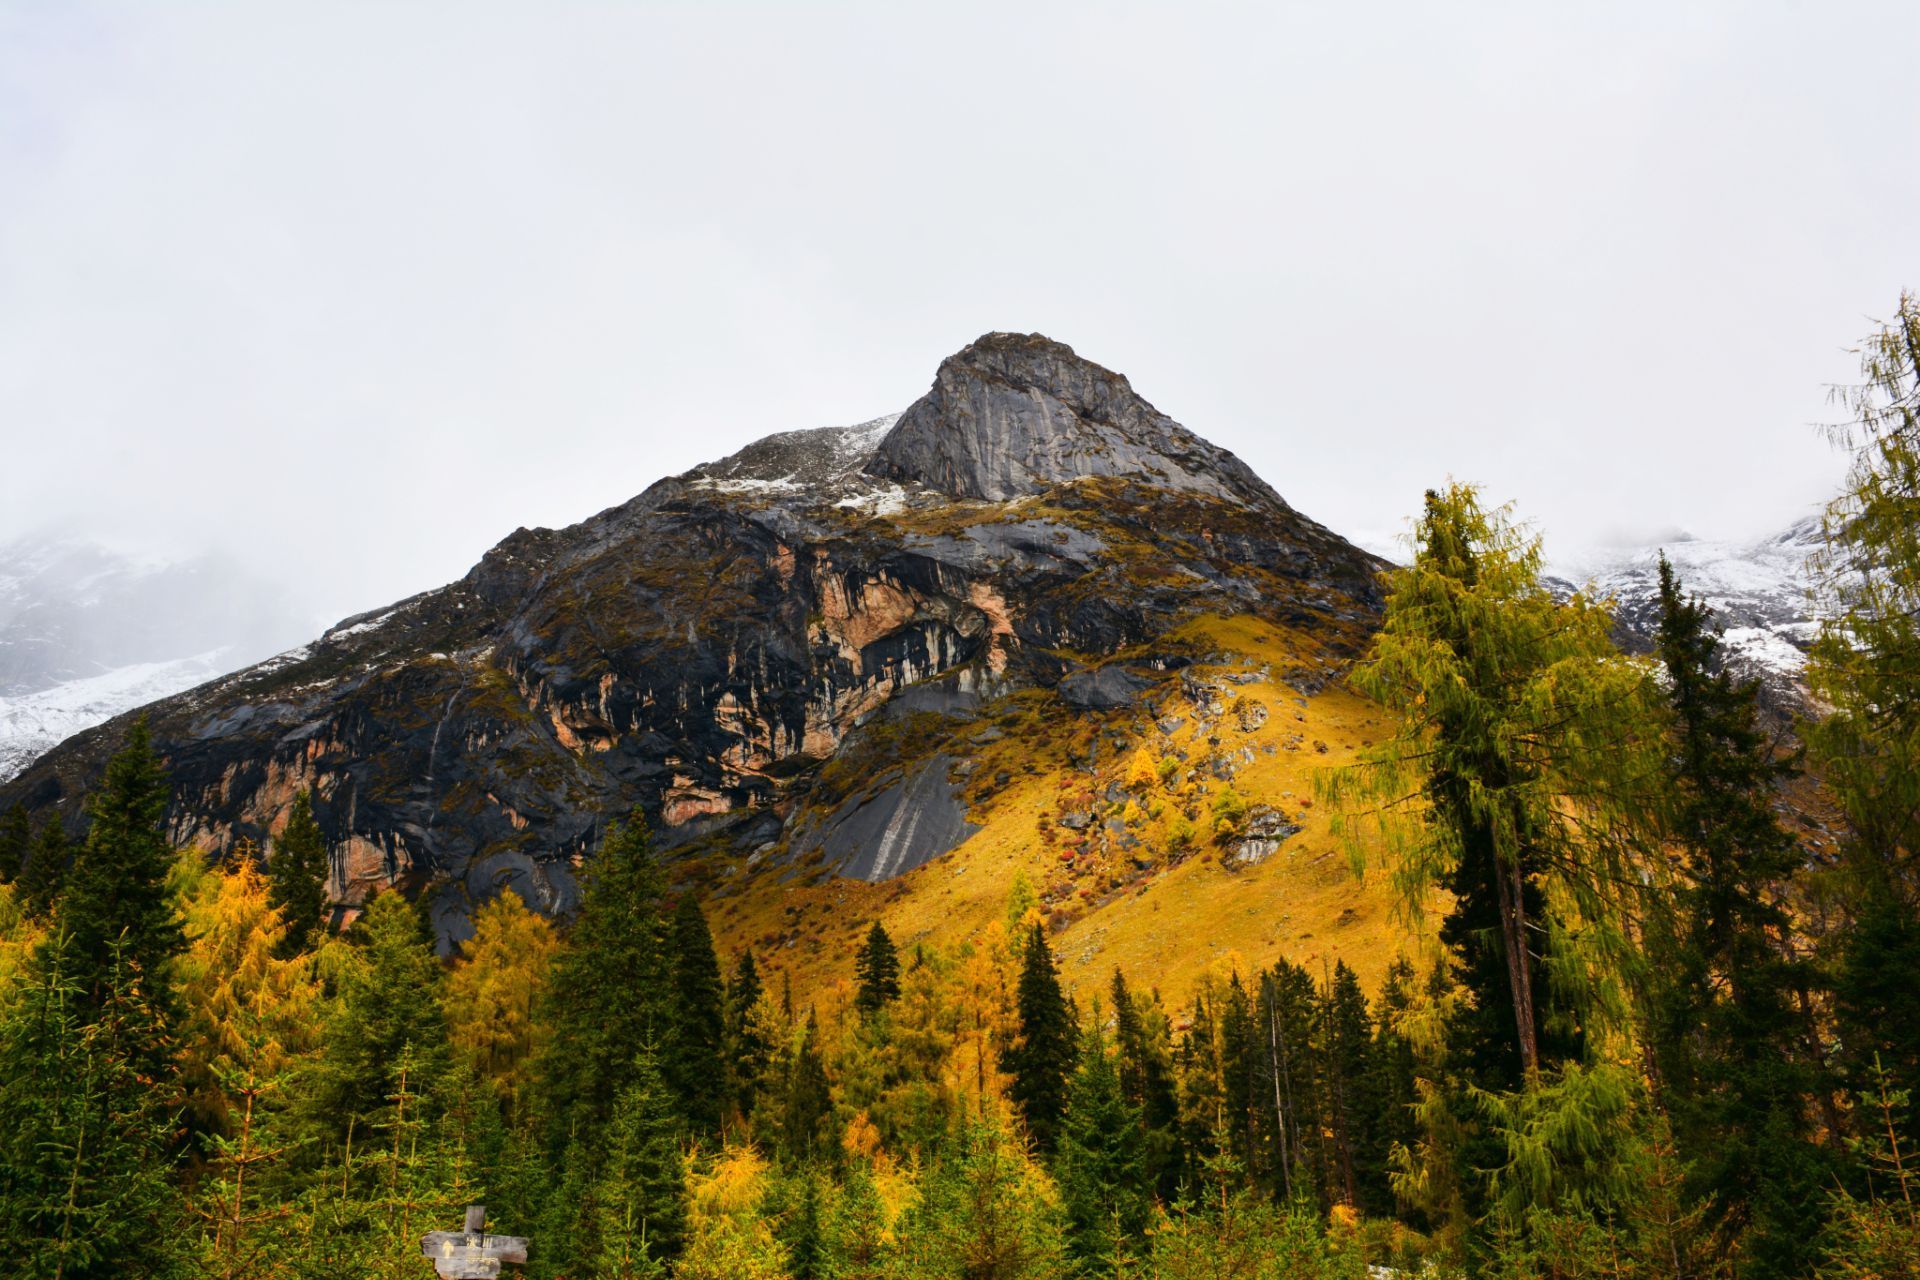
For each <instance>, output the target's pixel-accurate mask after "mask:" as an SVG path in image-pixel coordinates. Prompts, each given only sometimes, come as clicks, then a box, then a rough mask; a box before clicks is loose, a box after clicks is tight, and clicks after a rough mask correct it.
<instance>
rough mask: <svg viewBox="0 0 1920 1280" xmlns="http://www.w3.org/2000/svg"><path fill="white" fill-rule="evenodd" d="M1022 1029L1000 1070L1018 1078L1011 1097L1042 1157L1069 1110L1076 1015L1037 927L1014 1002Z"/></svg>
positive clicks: (1003, 1057) (1030, 937) (1031, 934)
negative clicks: (1068, 1100)
mask: <svg viewBox="0 0 1920 1280" xmlns="http://www.w3.org/2000/svg"><path fill="white" fill-rule="evenodd" d="M1015 1009H1016V1012H1017V1015H1018V1018H1019V1027H1018V1031H1017V1034H1016V1036H1015V1039H1014V1042H1013V1044H1012V1045H1010V1046H1009V1047H1008V1048H1007V1050H1006V1051H1005V1052H1004V1053H1003V1054H1002V1055H1001V1061H1000V1069H1001V1070H1002V1071H1005V1072H1007V1073H1008V1074H1009V1075H1011V1076H1012V1077H1013V1081H1012V1083H1011V1085H1010V1086H1009V1088H1008V1094H1009V1096H1010V1097H1011V1098H1012V1099H1013V1103H1014V1105H1015V1106H1016V1107H1018V1108H1019V1111H1020V1117H1021V1119H1023V1120H1025V1121H1026V1123H1027V1133H1028V1136H1030V1137H1031V1138H1032V1139H1033V1144H1034V1146H1036V1147H1037V1148H1039V1149H1040V1150H1041V1151H1046V1152H1051V1151H1052V1150H1053V1147H1054V1142H1055V1139H1056V1138H1057V1137H1058V1135H1059V1132H1060V1120H1061V1117H1062V1116H1064V1115H1065V1114H1066V1109H1067V1077H1068V1076H1070V1075H1071V1074H1072V1073H1073V1064H1074V1060H1075V1058H1076V1056H1077V1054H1076V1052H1075V1045H1074V1036H1075V1032H1074V1025H1073V1010H1072V1008H1071V1007H1070V1006H1069V1005H1068V1004H1067V997H1066V995H1065V994H1064V993H1063V992H1062V991H1061V990H1060V975H1059V973H1058V971H1056V970H1055V968H1054V963H1053V949H1052V948H1051V947H1049V946H1048V945H1047V935H1046V932H1045V930H1043V929H1042V928H1041V927H1040V926H1039V925H1038V924H1036V925H1034V926H1033V928H1032V930H1031V931H1030V932H1029V933H1028V934H1027V945H1026V949H1025V955H1024V956H1023V958H1022V960H1021V964H1020V985H1019V989H1018V992H1017V995H1016V999H1015Z"/></svg>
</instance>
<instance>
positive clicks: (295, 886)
mask: <svg viewBox="0 0 1920 1280" xmlns="http://www.w3.org/2000/svg"><path fill="white" fill-rule="evenodd" d="M267 879H268V883H269V884H270V885H271V886H272V898H271V900H272V902H273V905H274V906H275V907H277V908H278V909H279V910H280V913H281V915H282V916H283V917H284V918H285V919H286V922H287V932H286V936H285V938H284V939H283V940H282V942H281V944H280V954H281V955H282V956H294V955H298V954H300V953H301V952H302V951H305V950H306V949H307V948H308V947H309V946H311V945H312V942H313V935H314V933H315V932H316V931H317V930H318V929H319V928H320V925H321V920H322V917H323V916H324V915H325V913H326V909H327V842H326V838H325V837H324V836H323V835H321V833H320V824H319V823H318V822H316V821H315V820H314V817H313V793H312V792H310V791H302V792H300V793H299V794H298V795H296V796H295V797H294V798H293V807H292V809H291V811H290V812H289V813H288V814H287V825H286V826H285V827H283V828H281V830H280V836H279V838H278V839H277V840H275V841H274V849H273V857H272V858H271V859H269V860H268V862H267Z"/></svg>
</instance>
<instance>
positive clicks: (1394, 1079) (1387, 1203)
mask: <svg viewBox="0 0 1920 1280" xmlns="http://www.w3.org/2000/svg"><path fill="white" fill-rule="evenodd" d="M1413 997H1414V970H1413V963H1412V961H1410V960H1408V959H1407V958H1406V957H1405V956H1398V957H1395V959H1394V962H1393V963H1392V964H1391V965H1389V966H1388V967H1387V979H1386V982H1385V983H1384V984H1382V986H1381V988H1380V999H1379V1001H1378V1002H1377V1004H1376V1007H1377V1008H1378V1010H1379V1018H1378V1022H1377V1026H1376V1027H1375V1030H1374V1036H1373V1047H1372V1049H1371V1050H1370V1051H1369V1053H1368V1055H1367V1073H1366V1075H1365V1076H1364V1077H1363V1078H1362V1079H1361V1081H1360V1082H1359V1084H1358V1087H1357V1097H1358V1099H1359V1101H1358V1103H1357V1104H1356V1106H1357V1110H1358V1112H1359V1114H1360V1120H1359V1122H1358V1123H1357V1124H1356V1126H1355V1144H1356V1148H1355V1157H1354V1159H1355V1165H1356V1168H1355V1171H1354V1181H1355V1184H1356V1187H1357V1189H1358V1191H1359V1193H1360V1208H1361V1211H1362V1212H1363V1213H1366V1214H1367V1215H1369V1216H1373V1217H1386V1216H1387V1215H1389V1214H1391V1213H1392V1212H1393V1211H1394V1207H1395V1197H1394V1194H1393V1186H1392V1182H1391V1179H1390V1178H1389V1173H1390V1172H1391V1170H1392V1169H1393V1150H1394V1148H1395V1147H1396V1146H1398V1147H1400V1148H1402V1149H1405V1150H1409V1151H1410V1150H1412V1148H1413V1146H1414V1144H1415V1143H1416V1142H1417V1141H1418V1140H1419V1125H1418V1122H1417V1121H1416V1119H1415V1117H1414V1105H1415V1103H1416V1102H1417V1101H1418V1094H1417V1091H1416V1087H1415V1082H1414V1070H1415V1066H1414V1055H1413V1044H1412V1042H1411V1041H1409V1040H1408V1039H1407V1037H1406V1034H1405V1033H1404V1032H1403V1031H1402V1030H1401V1022H1402V1020H1403V1019H1404V1018H1405V1017H1406V1015H1407V1012H1408V1010H1410V1009H1411V1008H1412V1007H1413Z"/></svg>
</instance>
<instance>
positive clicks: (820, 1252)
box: [780, 1168, 826, 1280]
mask: <svg viewBox="0 0 1920 1280" xmlns="http://www.w3.org/2000/svg"><path fill="white" fill-rule="evenodd" d="M796 1181H797V1182H798V1183H799V1186H800V1190H799V1195H798V1203H796V1204H794V1205H793V1206H792V1208H790V1209H789V1210H788V1211H787V1213H786V1214H785V1215H784V1217H783V1218H782V1220H781V1224H780V1242H781V1243H782V1244H783V1245H785V1246H786V1252H787V1270H788V1271H789V1273H791V1275H792V1280H819V1277H820V1276H821V1274H822V1269H823V1267H824V1265H825V1263H826V1240H825V1236H824V1233H823V1231H822V1224H821V1214H820V1200H821V1193H820V1183H821V1177H820V1175H819V1173H817V1172H816V1171H814V1170H813V1169H811V1168H803V1169H801V1170H800V1173H799V1176H798V1178H797V1179H796Z"/></svg>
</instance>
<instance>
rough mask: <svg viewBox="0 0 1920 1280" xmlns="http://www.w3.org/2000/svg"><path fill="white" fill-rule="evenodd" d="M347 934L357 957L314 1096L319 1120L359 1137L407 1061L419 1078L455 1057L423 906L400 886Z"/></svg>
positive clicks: (324, 1127)
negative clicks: (351, 1129)
mask: <svg viewBox="0 0 1920 1280" xmlns="http://www.w3.org/2000/svg"><path fill="white" fill-rule="evenodd" d="M347 940H348V941H349V942H350V943H352V944H353V946H354V949H355V954H354V961H353V963H352V964H351V965H350V966H349V967H348V968H347V970H346V972H345V973H344V974H343V976H342V977H341V979H340V984H339V985H340V998H339V1003H338V1005H337V1007H336V1009H335V1012H334V1015H333V1017H332V1019H331V1020H330V1022H329V1023H328V1025H327V1029H326V1034H325V1036H324V1037H323V1038H322V1052H321V1061H320V1063H319V1064H318V1075H317V1079H316V1081H315V1087H314V1090H313V1093H312V1096H311V1098H310V1099H309V1100H308V1101H309V1106H310V1110H311V1113H312V1116H313V1121H314V1123H315V1126H316V1127H317V1128H318V1129H319V1130H320V1131H321V1132H322V1134H324V1135H325V1136H327V1137H329V1138H341V1137H344V1136H345V1134H346V1132H347V1126H348V1125H349V1124H350V1123H351V1124H352V1125H353V1126H354V1127H355V1129H356V1130H357V1131H358V1132H359V1133H361V1134H362V1135H364V1134H366V1133H367V1132H368V1128H369V1126H370V1125H372V1124H373V1123H374V1122H375V1121H376V1120H377V1119H378V1118H379V1117H380V1116H381V1115H383V1114H384V1113H386V1112H387V1111H388V1110H389V1107H390V1103H391V1100H392V1098H393V1097H394V1095H395V1093H396V1091H397V1090H398V1089H399V1087H400V1072H401V1069H402V1065H403V1064H405V1065H407V1066H408V1068H409V1069H410V1070H411V1072H412V1073H413V1076H414V1085H413V1087H414V1090H415V1092H421V1091H422V1090H421V1086H420V1083H419V1082H420V1081H421V1080H428V1081H432V1080H438V1079H440V1078H441V1077H442V1076H444V1075H445V1073H446V1071H447V1067H448V1063H449V1060H450V1053H449V1050H448V1046H447V1025H446V1017H445V1014H444V1013H443V1012H442V1010H441V1004H440V983H441V976H442V971H441V966H440V961H439V960H438V958H436V957H435V955H434V951H433V936H432V934H431V933H430V932H429V931H428V929H427V927H426V921H425V920H424V918H423V917H422V914H421V912H420V910H419V909H417V908H416V907H415V906H414V905H413V904H412V903H410V902H408V901H407V900H406V898H405V897H404V896H402V895H401V894H400V892H399V891H398V890H394V889H389V890H387V891H385V892H383V893H379V894H376V895H375V896H374V898H373V900H372V901H370V902H369V903H367V906H366V910H365V912H364V913H363V914H362V915H361V917H360V918H359V919H358V920H356V921H354V923H353V927H352V928H351V929H350V930H348V932H347Z"/></svg>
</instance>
